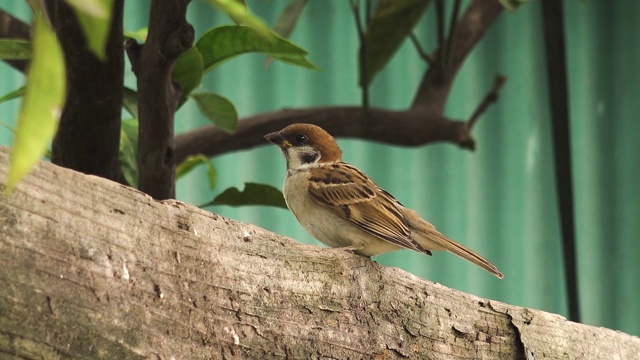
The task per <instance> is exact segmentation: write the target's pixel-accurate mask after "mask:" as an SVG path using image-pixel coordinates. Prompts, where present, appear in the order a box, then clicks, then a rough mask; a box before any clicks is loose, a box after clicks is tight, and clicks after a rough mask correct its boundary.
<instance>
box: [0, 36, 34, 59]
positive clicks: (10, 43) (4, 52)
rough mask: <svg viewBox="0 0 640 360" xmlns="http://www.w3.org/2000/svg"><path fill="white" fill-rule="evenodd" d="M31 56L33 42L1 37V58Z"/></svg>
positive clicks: (24, 57) (27, 57)
mask: <svg viewBox="0 0 640 360" xmlns="http://www.w3.org/2000/svg"><path fill="white" fill-rule="evenodd" d="M30 58H31V42H29V41H27V40H19V39H0V59H3V60H27V59H30Z"/></svg>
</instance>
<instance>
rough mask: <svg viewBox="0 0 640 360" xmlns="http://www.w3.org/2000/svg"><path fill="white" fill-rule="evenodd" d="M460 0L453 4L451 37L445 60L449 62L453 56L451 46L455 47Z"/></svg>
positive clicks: (448, 41) (450, 24)
mask: <svg viewBox="0 0 640 360" xmlns="http://www.w3.org/2000/svg"><path fill="white" fill-rule="evenodd" d="M460 2H461V1H460V0H455V2H454V4H453V11H452V12H451V20H450V22H449V39H448V40H447V51H446V56H445V61H446V62H447V63H448V62H449V60H450V57H451V48H452V47H453V37H454V36H453V34H454V33H455V31H456V23H457V22H458V15H459V14H460Z"/></svg>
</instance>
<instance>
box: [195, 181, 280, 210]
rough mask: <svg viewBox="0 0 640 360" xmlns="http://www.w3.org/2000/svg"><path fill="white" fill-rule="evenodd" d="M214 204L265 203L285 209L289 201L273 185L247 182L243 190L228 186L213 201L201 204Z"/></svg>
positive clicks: (244, 204) (242, 204)
mask: <svg viewBox="0 0 640 360" xmlns="http://www.w3.org/2000/svg"><path fill="white" fill-rule="evenodd" d="M212 205H229V206H248V205H264V206H275V207H279V208H284V209H286V208H287V203H286V202H285V201H284V196H283V195H282V192H281V191H280V190H279V189H276V188H274V187H273V186H271V185H265V184H256V183H246V184H245V187H244V190H243V191H240V190H238V189H237V188H235V187H232V188H228V189H227V190H225V191H223V192H222V193H221V194H220V195H218V196H216V198H215V199H213V201H211V202H209V203H207V204H204V205H201V206H200V207H205V206H212Z"/></svg>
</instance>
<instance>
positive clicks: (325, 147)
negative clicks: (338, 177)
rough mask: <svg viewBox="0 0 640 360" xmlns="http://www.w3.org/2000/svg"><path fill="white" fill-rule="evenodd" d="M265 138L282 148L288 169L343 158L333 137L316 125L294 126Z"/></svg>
mask: <svg viewBox="0 0 640 360" xmlns="http://www.w3.org/2000/svg"><path fill="white" fill-rule="evenodd" d="M264 138H265V139H266V140H267V141H269V142H271V143H272V144H275V145H278V146H279V147H280V149H281V150H282V153H283V154H284V157H285V159H286V160H287V168H288V169H296V168H299V167H301V166H303V165H307V164H313V163H330V162H336V161H339V160H341V158H342V150H340V147H338V144H337V143H336V140H335V139H334V138H333V136H331V135H329V133H328V132H326V131H324V129H322V128H321V127H319V126H316V125H311V124H292V125H289V126H287V127H285V128H284V129H282V130H280V131H276V132H272V133H270V134H267V135H265V136H264Z"/></svg>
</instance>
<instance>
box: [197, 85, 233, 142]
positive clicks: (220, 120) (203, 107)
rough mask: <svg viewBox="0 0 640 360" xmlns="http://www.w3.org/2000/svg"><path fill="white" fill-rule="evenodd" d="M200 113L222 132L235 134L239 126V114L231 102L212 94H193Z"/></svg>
mask: <svg viewBox="0 0 640 360" xmlns="http://www.w3.org/2000/svg"><path fill="white" fill-rule="evenodd" d="M192 97H193V99H194V100H195V101H196V104H198V108H199V109H200V111H201V112H202V113H203V114H204V115H205V116H206V117H207V119H209V120H211V122H213V123H214V124H215V125H216V126H218V127H219V128H221V129H222V130H224V131H226V132H229V133H233V132H234V131H236V126H237V125H238V113H237V112H236V108H235V107H234V106H233V104H232V103H231V101H229V100H227V99H225V98H224V97H222V96H220V95H216V94H211V93H198V94H193V96H192Z"/></svg>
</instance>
